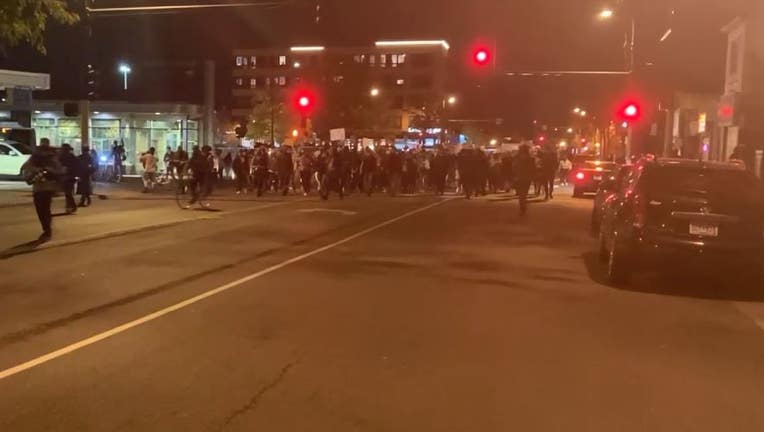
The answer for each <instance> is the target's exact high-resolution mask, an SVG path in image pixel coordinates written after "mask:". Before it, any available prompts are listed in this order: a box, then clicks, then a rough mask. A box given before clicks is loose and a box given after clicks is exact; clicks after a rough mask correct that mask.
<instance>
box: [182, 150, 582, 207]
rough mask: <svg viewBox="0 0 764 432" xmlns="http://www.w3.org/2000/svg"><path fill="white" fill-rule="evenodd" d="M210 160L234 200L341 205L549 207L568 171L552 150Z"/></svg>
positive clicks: (270, 153)
mask: <svg viewBox="0 0 764 432" xmlns="http://www.w3.org/2000/svg"><path fill="white" fill-rule="evenodd" d="M181 151H182V150H181ZM212 158H213V161H214V163H213V165H214V167H215V168H214V171H215V173H216V176H217V177H219V178H232V179H233V180H234V182H235V187H236V193H237V194H246V193H250V192H252V193H256V194H257V195H258V196H260V195H262V194H263V193H265V192H266V191H273V192H279V193H282V194H284V195H286V194H288V193H289V192H290V190H294V191H301V192H302V193H303V194H304V195H306V196H307V195H308V194H310V193H311V192H312V191H313V190H317V191H318V193H319V194H320V195H321V197H322V198H324V199H328V198H329V195H330V194H331V193H332V192H334V193H337V194H338V195H339V196H340V198H342V197H343V196H345V195H347V194H350V193H354V192H359V193H364V194H367V195H372V194H373V193H386V194H389V195H391V196H395V195H398V194H414V193H424V192H429V193H435V194H439V195H442V194H444V193H445V192H446V191H447V190H450V191H455V192H457V193H463V194H464V195H465V197H466V198H468V199H469V198H471V197H473V196H475V195H485V194H487V193H496V192H511V191H516V192H517V193H518V195H519V196H520V197H521V200H522V201H523V203H524V202H525V197H526V196H527V193H528V190H529V189H530V187H531V186H533V188H534V194H536V195H541V194H542V193H543V195H544V198H545V199H552V198H553V197H554V182H555V179H556V177H557V176H558V175H559V176H560V177H561V178H563V177H564V178H566V179H567V172H569V170H570V168H571V163H570V161H569V160H567V159H566V158H563V159H562V160H560V159H559V157H558V153H557V151H556V150H555V149H542V148H538V147H535V148H531V147H529V146H521V147H520V148H519V150H518V151H516V152H504V153H488V152H486V151H483V150H481V149H477V148H472V147H464V148H462V149H461V150H460V151H458V152H451V151H448V150H445V149H441V148H436V149H434V150H424V149H417V150H399V149H396V148H394V147H376V148H373V147H365V148H363V149H362V150H359V151H356V150H354V149H351V148H349V147H344V146H331V145H325V146H320V147H315V146H303V147H301V148H299V149H297V150H294V149H293V148H292V147H282V148H278V149H268V148H267V147H265V146H259V147H257V148H255V149H245V148H241V149H238V151H237V152H236V153H235V156H234V155H232V153H227V154H226V155H223V153H222V150H218V151H216V152H215V153H214V154H213V156H212ZM181 161H182V158H179V157H177V156H176V157H174V158H173V157H171V158H170V159H169V162H168V167H173V166H179V165H180V163H181ZM170 169H175V168H170ZM526 184H527V187H526ZM523 212H524V206H523Z"/></svg>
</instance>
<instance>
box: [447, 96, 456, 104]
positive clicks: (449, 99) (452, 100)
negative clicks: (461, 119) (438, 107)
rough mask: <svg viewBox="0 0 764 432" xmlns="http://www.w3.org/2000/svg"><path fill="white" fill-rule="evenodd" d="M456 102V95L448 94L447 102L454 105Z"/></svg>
mask: <svg viewBox="0 0 764 432" xmlns="http://www.w3.org/2000/svg"><path fill="white" fill-rule="evenodd" d="M455 103H456V96H449V97H448V104H449V105H454V104H455Z"/></svg>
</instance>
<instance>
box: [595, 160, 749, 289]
mask: <svg viewBox="0 0 764 432" xmlns="http://www.w3.org/2000/svg"><path fill="white" fill-rule="evenodd" d="M623 182H624V183H623V187H622V188H621V190H620V191H618V192H617V193H615V194H612V195H610V196H609V197H608V198H607V199H606V201H605V205H604V206H603V211H602V219H601V221H602V222H601V227H600V234H599V256H600V258H601V259H602V260H603V261H604V262H606V263H607V279H608V282H610V283H611V284H622V283H627V282H628V281H629V279H630V277H631V275H632V274H633V273H634V272H636V271H639V270H640V269H643V268H651V267H654V266H657V265H666V264H674V267H676V266H685V265H687V266H688V268H690V267H689V265H694V267H692V268H704V267H706V268H708V267H711V268H714V269H718V270H719V271H721V270H723V269H727V268H729V269H731V270H737V271H736V273H737V274H741V273H740V272H741V271H743V272H750V276H751V277H752V279H753V283H756V284H758V285H755V286H759V287H761V286H762V273H764V186H762V183H761V180H759V179H758V178H756V177H755V176H754V175H753V174H751V173H750V172H748V171H746V170H745V169H743V168H741V166H740V165H738V164H730V163H722V162H702V161H695V160H682V159H656V160H645V161H640V162H638V163H637V164H636V165H635V167H634V168H633V169H632V170H630V171H629V173H628V174H627V176H626V177H625V178H624V180H623Z"/></svg>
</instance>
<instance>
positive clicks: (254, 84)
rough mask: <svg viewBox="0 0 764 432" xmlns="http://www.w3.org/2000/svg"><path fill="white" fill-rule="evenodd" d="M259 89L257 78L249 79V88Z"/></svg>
mask: <svg viewBox="0 0 764 432" xmlns="http://www.w3.org/2000/svg"><path fill="white" fill-rule="evenodd" d="M255 87H257V78H250V79H249V88H255Z"/></svg>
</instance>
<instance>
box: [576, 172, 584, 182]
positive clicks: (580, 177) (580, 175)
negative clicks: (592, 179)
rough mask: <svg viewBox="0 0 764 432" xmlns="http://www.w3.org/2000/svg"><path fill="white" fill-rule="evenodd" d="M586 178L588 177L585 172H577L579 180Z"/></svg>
mask: <svg viewBox="0 0 764 432" xmlns="http://www.w3.org/2000/svg"><path fill="white" fill-rule="evenodd" d="M585 178H586V174H584V173H582V172H580V171H579V172H578V173H577V174H576V179H578V180H583V179H585Z"/></svg>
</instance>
